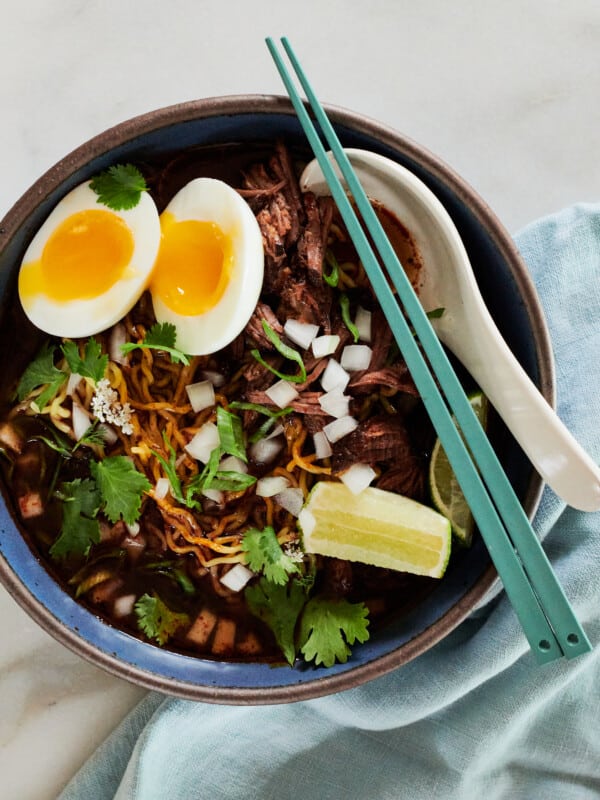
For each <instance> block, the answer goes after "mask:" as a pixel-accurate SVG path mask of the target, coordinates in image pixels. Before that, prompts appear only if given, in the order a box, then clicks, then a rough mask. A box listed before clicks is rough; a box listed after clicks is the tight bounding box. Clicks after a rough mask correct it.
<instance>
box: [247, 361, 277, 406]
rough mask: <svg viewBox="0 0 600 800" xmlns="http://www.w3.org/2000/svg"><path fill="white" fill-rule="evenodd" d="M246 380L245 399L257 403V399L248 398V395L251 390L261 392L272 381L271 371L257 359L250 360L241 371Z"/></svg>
mask: <svg viewBox="0 0 600 800" xmlns="http://www.w3.org/2000/svg"><path fill="white" fill-rule="evenodd" d="M243 376H244V379H245V381H246V399H247V400H249V401H250V402H251V403H258V402H260V401H259V400H250V398H249V397H248V395H249V393H251V392H261V393H262V392H263V391H264V390H265V389H267V388H268V387H269V386H270V385H271V384H272V383H273V373H272V372H271V370H270V369H268V368H267V367H265V366H264V365H263V364H260V363H259V362H258V361H251V362H250V363H249V364H248V366H247V367H246V369H245V370H244V372H243Z"/></svg>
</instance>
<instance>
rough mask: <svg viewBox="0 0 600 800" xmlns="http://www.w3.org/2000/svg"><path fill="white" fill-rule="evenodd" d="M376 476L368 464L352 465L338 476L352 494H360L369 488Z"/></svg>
mask: <svg viewBox="0 0 600 800" xmlns="http://www.w3.org/2000/svg"><path fill="white" fill-rule="evenodd" d="M376 474H377V473H376V472H375V470H374V469H373V468H372V467H371V466H369V464H353V465H352V466H351V467H349V469H347V470H345V471H344V472H343V473H342V474H341V475H340V479H341V480H342V482H343V483H345V484H346V486H347V487H348V488H349V489H350V491H351V492H352V494H360V493H361V492H362V491H364V490H365V489H366V488H367V486H369V484H370V483H371V481H372V480H373V478H374V477H375V475H376Z"/></svg>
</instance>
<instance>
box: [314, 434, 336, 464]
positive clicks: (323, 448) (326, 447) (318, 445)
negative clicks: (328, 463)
mask: <svg viewBox="0 0 600 800" xmlns="http://www.w3.org/2000/svg"><path fill="white" fill-rule="evenodd" d="M313 442H314V445H315V456H316V457H317V460H318V459H321V458H329V456H330V455H332V453H333V450H332V449H331V445H330V444H329V441H328V439H327V437H326V436H325V434H324V433H323V431H317V433H313Z"/></svg>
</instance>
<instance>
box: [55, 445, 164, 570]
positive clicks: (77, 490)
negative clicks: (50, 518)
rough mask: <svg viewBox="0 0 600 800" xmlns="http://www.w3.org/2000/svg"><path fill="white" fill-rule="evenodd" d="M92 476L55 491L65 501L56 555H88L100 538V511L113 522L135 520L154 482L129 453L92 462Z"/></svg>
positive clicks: (59, 498) (129, 522) (59, 556)
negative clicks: (130, 457) (143, 472)
mask: <svg viewBox="0 0 600 800" xmlns="http://www.w3.org/2000/svg"><path fill="white" fill-rule="evenodd" d="M90 472H91V477H90V478H84V479H81V478H77V479H76V480H74V481H70V482H67V483H63V484H62V485H61V486H60V488H59V490H58V491H56V492H55V497H56V498H57V499H58V500H60V501H61V506H62V514H63V519H62V526H61V530H60V534H59V536H58V538H57V539H56V541H55V542H54V544H53V545H52V547H51V548H50V555H51V556H52V558H56V559H62V558H66V557H68V556H70V555H73V556H87V554H88V553H89V551H90V548H91V546H92V545H93V544H97V543H98V542H99V541H100V524H99V521H98V518H97V515H98V513H99V512H100V511H102V512H103V513H104V514H105V515H106V517H107V518H108V519H109V520H110V521H111V522H117V521H118V520H120V519H123V520H124V521H125V522H126V523H127V524H129V525H131V524H133V523H134V522H135V521H136V520H137V519H138V517H139V515H140V510H141V503H142V496H143V494H144V492H147V491H149V489H150V482H149V481H148V479H147V478H146V476H145V475H142V473H141V472H138V471H137V470H136V468H135V467H134V466H133V464H132V463H131V461H129V459H128V458H125V456H109V457H108V458H105V459H103V460H102V461H91V462H90Z"/></svg>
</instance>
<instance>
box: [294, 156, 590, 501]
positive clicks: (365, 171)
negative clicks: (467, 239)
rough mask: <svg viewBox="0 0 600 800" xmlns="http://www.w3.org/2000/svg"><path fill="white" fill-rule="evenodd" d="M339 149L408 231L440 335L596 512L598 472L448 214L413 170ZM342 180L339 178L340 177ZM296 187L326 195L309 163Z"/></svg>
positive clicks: (536, 454)
mask: <svg viewBox="0 0 600 800" xmlns="http://www.w3.org/2000/svg"><path fill="white" fill-rule="evenodd" d="M346 153H347V155H348V157H349V159H350V161H351V163H352V166H353V167H354V170H355V172H356V173H357V175H358V178H359V180H360V182H361V183H362V185H363V188H364V189H365V192H366V193H367V195H368V196H369V197H370V198H371V199H372V200H377V201H379V202H380V203H381V204H382V205H383V206H385V207H386V208H387V209H388V210H389V211H391V212H392V213H394V214H395V215H396V216H397V217H398V218H399V219H400V221H401V222H402V223H403V224H404V225H405V226H406V227H407V228H408V229H409V231H410V232H411V234H412V236H413V238H414V240H415V244H416V245H417V249H418V250H419V252H420V254H421V256H422V260H423V265H424V266H423V270H422V273H423V275H422V283H421V284H420V286H419V297H420V299H421V302H422V304H423V307H424V308H425V310H426V311H431V310H433V309H437V308H443V309H444V312H443V314H442V315H441V316H440V317H439V318H436V319H433V320H432V325H433V326H434V328H435V330H436V332H437V334H438V336H439V338H440V340H441V341H442V342H443V343H444V344H445V345H446V346H447V347H448V348H449V349H450V350H451V351H452V352H453V353H454V354H455V355H456V357H457V358H458V359H459V360H460V361H461V362H462V363H463V364H464V366H465V367H466V368H467V370H468V371H469V372H470V373H471V375H472V376H473V378H474V380H475V381H476V382H477V383H478V384H479V386H480V387H481V389H482V390H483V392H484V393H485V394H486V395H487V397H488V399H489V400H490V402H491V403H492V405H493V406H494V407H495V409H496V411H497V412H498V414H499V415H500V416H501V417H502V419H503V420H504V422H505V423H506V425H507V427H508V428H509V429H510V431H511V432H512V434H513V436H514V437H515V439H516V440H517V441H518V442H519V444H520V445H521V447H522V448H523V450H524V452H525V453H526V454H527V456H528V458H529V459H530V461H531V463H532V464H533V466H534V467H535V468H536V469H537V471H538V472H539V473H540V475H541V476H542V478H543V479H544V480H545V481H546V483H547V484H548V485H549V486H550V487H551V488H552V489H553V490H554V491H555V492H556V494H557V495H558V496H559V497H561V498H562V499H563V500H564V501H565V502H566V503H568V504H569V505H571V506H573V507H574V508H578V509H581V510H583V511H595V510H598V509H600V469H599V468H598V466H597V465H596V464H595V463H594V462H593V461H592V459H591V458H590V456H589V455H588V454H587V453H586V452H585V451H584V450H583V448H582V447H581V446H580V445H579V443H578V442H577V441H576V440H575V439H574V437H573V436H572V434H571V433H570V432H569V430H568V429H567V428H566V427H565V425H564V424H563V423H562V422H561V420H560V419H559V417H558V416H557V415H556V414H555V412H554V411H553V410H552V408H551V407H550V405H549V404H548V403H547V402H546V400H545V399H544V397H543V396H542V395H541V394H540V392H539V391H538V389H537V388H536V386H535V385H534V384H533V382H532V381H531V380H530V378H529V376H528V375H527V374H526V372H525V371H524V370H523V368H522V367H521V365H520V364H519V362H518V361H517V359H516V358H515V356H514V355H513V354H512V352H511V351H510V349H509V348H508V346H507V344H506V342H505V341H504V339H503V338H502V336H501V334H500V332H499V331H498V328H497V327H496V325H495V323H494V321H493V319H492V317H491V315H490V313H489V311H488V310H487V307H486V305H485V303H484V301H483V298H482V296H481V294H480V292H479V288H478V286H477V283H476V281H475V276H474V274H473V270H472V268H471V264H470V262H469V257H468V255H467V252H466V250H465V247H464V245H463V243H462V240H461V238H460V236H459V233H458V231H457V230H456V227H455V226H454V223H453V222H452V219H451V218H450V216H449V214H448V212H447V211H446V209H445V208H444V206H443V205H442V204H441V202H440V201H439V200H438V199H437V197H436V196H435V195H434V194H433V192H431V190H430V189H429V188H428V187H427V186H426V185H425V184H424V183H423V182H422V181H421V180H420V179H419V178H417V177H416V176H415V175H414V174H413V173H412V172H409V171H408V170H407V169H405V168H404V167H402V166H400V165H399V164H396V162H394V161H391V160H390V159H388V158H384V157H383V156H380V155H377V154H376V153H371V152H369V151H366V150H357V149H347V150H346ZM342 180H343V179H342ZM300 185H301V188H302V190H303V191H312V192H314V193H315V194H320V195H322V194H330V191H329V188H328V186H327V184H326V182H325V180H324V178H323V173H322V172H321V169H320V167H319V165H318V164H317V162H316V161H311V162H310V164H308V166H307V167H306V169H305V170H304V172H303V173H302V176H301V179H300Z"/></svg>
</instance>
